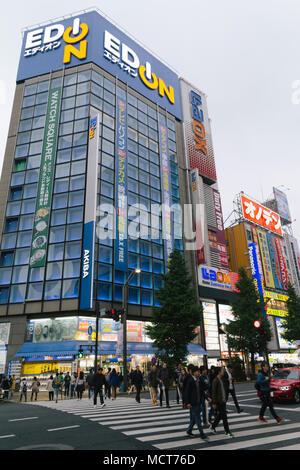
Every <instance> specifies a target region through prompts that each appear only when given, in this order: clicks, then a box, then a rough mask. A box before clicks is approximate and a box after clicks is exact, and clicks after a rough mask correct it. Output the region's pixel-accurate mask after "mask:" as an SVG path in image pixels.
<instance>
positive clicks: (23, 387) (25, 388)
mask: <svg viewBox="0 0 300 470" xmlns="http://www.w3.org/2000/svg"><path fill="white" fill-rule="evenodd" d="M21 390H22V392H27V384H26V383H24V384H23V385H22V388H21Z"/></svg>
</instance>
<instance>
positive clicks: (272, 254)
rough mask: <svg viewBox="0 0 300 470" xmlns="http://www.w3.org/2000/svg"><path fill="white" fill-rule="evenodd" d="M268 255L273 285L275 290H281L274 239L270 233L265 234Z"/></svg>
mask: <svg viewBox="0 0 300 470" xmlns="http://www.w3.org/2000/svg"><path fill="white" fill-rule="evenodd" d="M267 239H268V245H269V253H270V259H271V266H272V271H273V278H274V284H275V288H276V289H283V284H282V280H281V274H280V263H279V258H278V255H277V250H276V237H275V236H274V235H272V234H271V233H267Z"/></svg>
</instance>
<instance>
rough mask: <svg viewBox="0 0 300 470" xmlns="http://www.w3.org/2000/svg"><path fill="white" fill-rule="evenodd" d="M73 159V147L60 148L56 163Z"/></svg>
mask: <svg viewBox="0 0 300 470" xmlns="http://www.w3.org/2000/svg"><path fill="white" fill-rule="evenodd" d="M70 160H71V149H67V150H59V151H58V152H57V157H56V163H66V162H69V161H70Z"/></svg>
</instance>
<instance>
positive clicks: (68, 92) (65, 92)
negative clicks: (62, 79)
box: [63, 85, 76, 98]
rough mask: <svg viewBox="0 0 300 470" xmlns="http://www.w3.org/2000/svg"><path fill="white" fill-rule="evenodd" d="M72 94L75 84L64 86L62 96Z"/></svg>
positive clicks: (74, 91)
mask: <svg viewBox="0 0 300 470" xmlns="http://www.w3.org/2000/svg"><path fill="white" fill-rule="evenodd" d="M74 95H76V85H71V86H68V87H64V91H63V98H69V97H70V96H74Z"/></svg>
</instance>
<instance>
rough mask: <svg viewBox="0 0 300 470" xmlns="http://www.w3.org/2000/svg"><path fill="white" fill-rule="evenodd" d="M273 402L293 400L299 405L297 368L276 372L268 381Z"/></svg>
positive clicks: (299, 392)
mask: <svg viewBox="0 0 300 470" xmlns="http://www.w3.org/2000/svg"><path fill="white" fill-rule="evenodd" d="M270 385H271V388H273V389H275V390H274V391H273V398H274V400H293V401H295V402H296V403H300V369H299V368H297V367H292V368H285V369H279V370H277V371H276V372H275V373H274V375H273V376H272V377H271V380H270Z"/></svg>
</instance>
